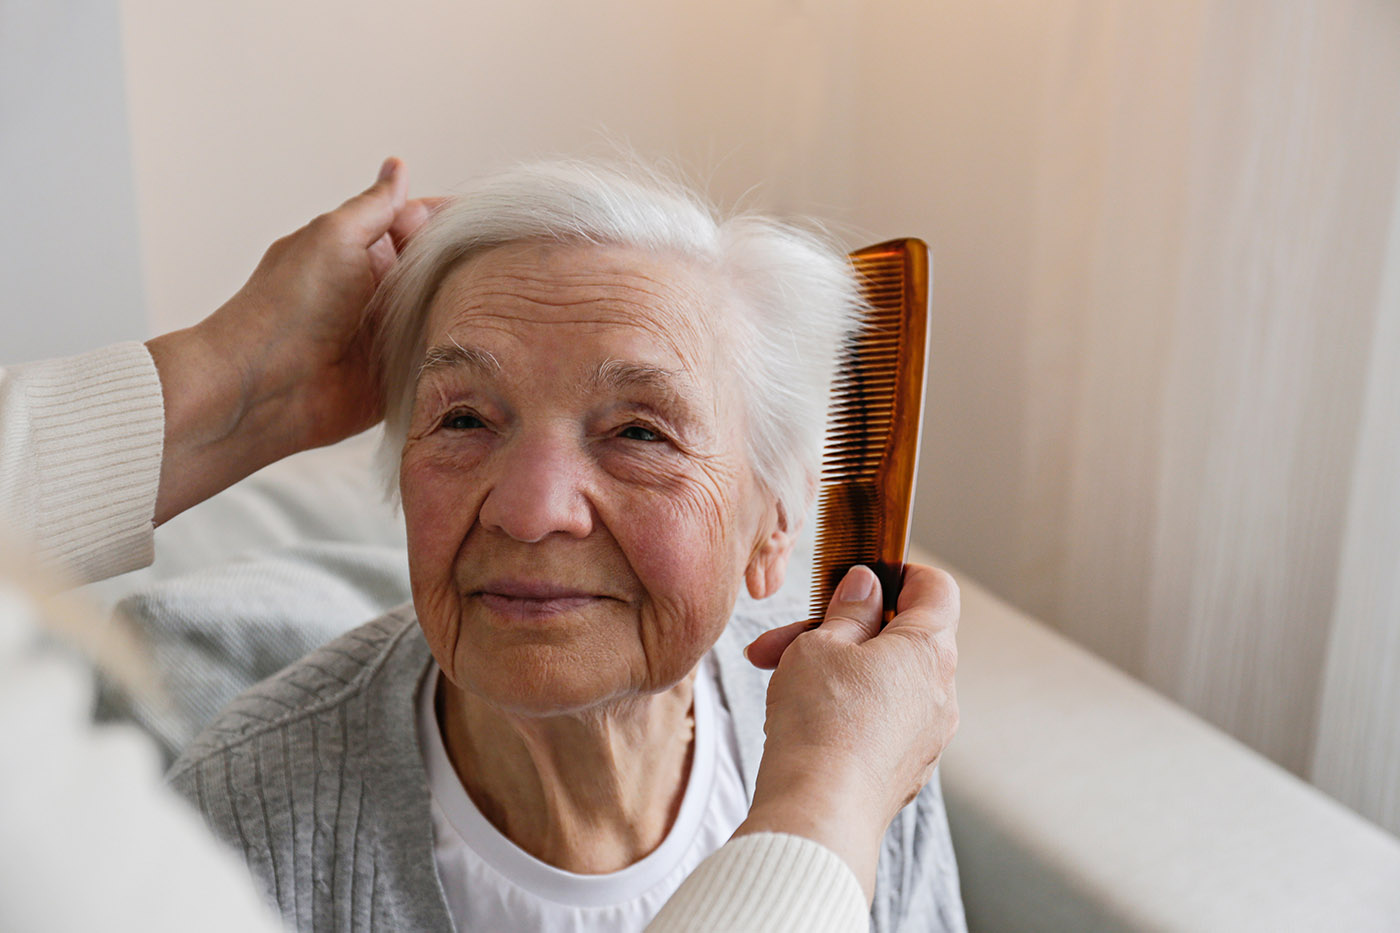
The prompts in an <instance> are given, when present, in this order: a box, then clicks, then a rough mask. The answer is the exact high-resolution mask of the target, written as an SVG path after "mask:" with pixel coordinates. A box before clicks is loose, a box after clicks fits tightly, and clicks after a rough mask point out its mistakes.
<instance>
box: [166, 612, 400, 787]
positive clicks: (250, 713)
mask: <svg viewBox="0 0 1400 933" xmlns="http://www.w3.org/2000/svg"><path fill="white" fill-rule="evenodd" d="M417 630H418V625H417V618H416V616H415V615H414V613H413V607H412V606H411V605H405V606H401V607H399V608H397V609H394V610H392V611H390V612H388V613H385V614H384V615H382V616H380V617H379V618H377V619H375V620H374V621H372V622H368V623H366V624H365V625H362V626H360V627H359V628H356V629H352V630H351V631H349V632H346V633H345V634H344V635H341V636H340V637H339V638H336V639H335V640H333V641H331V642H329V643H327V644H326V645H324V646H322V647H321V648H318V649H316V650H315V651H313V652H311V653H310V654H309V655H307V656H306V657H305V658H302V659H301V660H300V661H297V662H296V663H294V664H292V665H290V666H288V667H286V668H284V669H283V670H282V671H281V672H280V673H278V674H275V675H273V676H272V677H270V678H268V679H267V680H265V681H263V682H262V683H260V684H257V685H256V686H253V687H251V688H250V689H248V690H247V691H245V692H244V693H243V694H241V695H240V696H238V697H237V698H236V699H235V700H233V702H231V703H230V704H229V705H228V706H227V707H225V708H224V710H223V712H221V713H220V714H219V715H218V716H217V717H215V719H214V720H213V722H211V723H210V724H209V725H208V726H206V727H205V729H204V731H203V732H201V733H200V734H199V735H198V736H197V737H196V738H195V739H194V741H193V742H191V743H190V745H189V747H188V748H186V749H185V751H184V753H183V754H181V755H180V757H179V759H178V760H177V761H176V762H175V765H174V766H173V767H172V768H171V771H170V775H169V779H170V781H171V782H172V783H174V784H175V785H176V786H177V787H178V786H179V785H180V783H181V780H182V778H183V777H184V776H185V775H186V773H187V772H188V771H190V770H191V769H192V768H194V767H196V766H198V765H199V764H200V763H201V762H204V761H207V760H208V759H211V758H216V757H219V756H221V755H225V754H227V753H229V752H230V751H231V750H233V749H235V748H238V747H240V746H243V745H246V744H248V743H250V742H253V741H254V740H256V739H257V738H258V737H259V736H264V735H267V734H270V733H277V732H280V731H283V730H285V729H287V728H289V727H291V726H292V725H294V724H297V723H304V722H306V721H307V720H314V719H316V718H317V717H320V716H324V715H327V714H333V713H334V711H335V710H336V709H337V708H338V707H341V706H343V705H344V704H346V703H347V702H350V701H351V700H352V699H354V698H356V697H358V696H359V695H361V694H362V693H363V692H364V691H365V690H366V689H368V688H369V687H370V685H371V684H374V683H375V682H376V681H377V680H379V679H382V677H383V676H384V675H385V673H386V671H385V668H386V664H387V662H388V661H389V659H390V657H391V656H392V655H394V653H395V651H396V649H399V648H400V646H401V645H402V643H403V642H404V641H405V637H406V636H416V635H417ZM424 653H426V647H424Z"/></svg>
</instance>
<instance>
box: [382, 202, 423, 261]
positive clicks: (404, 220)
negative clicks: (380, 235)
mask: <svg viewBox="0 0 1400 933" xmlns="http://www.w3.org/2000/svg"><path fill="white" fill-rule="evenodd" d="M431 214H432V208H430V207H429V206H428V205H427V204H425V203H424V199H422V198H419V199H417V200H414V201H409V202H408V203H407V204H405V205H404V206H403V210H401V211H399V213H398V215H397V216H396V217H395V218H394V222H393V223H392V224H390V225H389V236H390V237H392V238H393V240H394V248H395V249H397V250H399V251H400V252H402V251H403V248H404V246H405V245H406V244H407V243H408V240H409V238H410V237H412V236H413V235H414V234H415V233H417V232H418V228H420V227H422V226H423V224H424V222H425V221H427V219H428V217H429V216H430V215H431Z"/></svg>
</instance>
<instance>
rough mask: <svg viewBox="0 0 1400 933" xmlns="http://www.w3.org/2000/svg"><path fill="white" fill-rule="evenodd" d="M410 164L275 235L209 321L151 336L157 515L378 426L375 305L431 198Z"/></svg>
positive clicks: (391, 168) (395, 164) (393, 162)
mask: <svg viewBox="0 0 1400 933" xmlns="http://www.w3.org/2000/svg"><path fill="white" fill-rule="evenodd" d="M407 192H408V178H407V173H406V171H405V170H404V167H403V163H402V162H401V161H400V160H398V159H392V158H391V159H388V160H386V161H385V162H384V165H383V167H382V168H381V169H380V172H379V178H378V180H377V181H376V182H375V183H374V184H373V185H371V186H370V187H369V188H368V189H367V190H366V191H364V192H363V193H361V194H358V195H356V196H355V197H353V198H351V199H350V200H348V201H346V202H345V203H344V204H342V205H341V206H340V207H338V208H336V209H335V210H333V211H331V212H330V213H329V214H322V215H321V216H320V217H317V218H316V219H315V220H313V221H311V222H310V223H309V224H307V225H306V226H305V227H302V228H301V229H300V230H298V231H296V232H295V233H293V234H291V235H289V236H285V237H283V238H282V239H280V240H278V241H277V242H276V243H273V244H272V246H271V247H270V248H269V249H268V251H267V253H266V254H265V255H264V256H263V258H262V261H261V262H260V263H258V267H257V268H256V269H255V270H253V275H252V277H251V278H249V279H248V282H247V284H246V285H244V286H243V288H242V289H240V290H239V292H238V293H237V294H236V295H234V296H233V297H232V298H230V299H229V300H228V302H227V303H226V304H224V305H223V306H222V307H221V308H219V309H218V310H217V311H215V312H214V313H213V314H211V315H210V316H209V317H208V318H206V319H204V320H203V321H201V322H200V323H199V324H196V325H195V326H194V327H191V328H188V329H186V330H181V331H176V332H174V333H170V334H166V335H164V336H162V337H157V338H155V339H153V340H151V341H149V342H148V343H147V344H146V346H147V348H148V349H149V350H150V352H151V356H152V357H153V358H154V359H155V364H156V369H157V371H158V372H159V374H160V381H161V391H162V393H163V394H164V397H165V450H164V455H163V459H162V461H161V471H160V488H159V492H158V494H157V497H156V514H155V520H156V523H157V524H160V523H161V522H164V521H166V520H167V519H169V518H171V517H172V516H174V515H177V514H179V513H180V512H181V511H183V510H184V509H186V508H188V507H190V506H191V505H194V504H195V503H197V502H200V501H202V500H203V499H206V498H208V497H209V496H211V495H213V494H214V493H216V492H218V491H219V490H221V489H223V488H225V487H227V486H229V485H232V484H233V483H235V482H237V481H238V480H240V479H242V478H243V477H245V476H247V475H248V474H250V473H252V472H254V471H255V470H257V469H259V468H261V467H263V466H266V465H267V464H269V463H272V462H273V461H275V460H278V459H280V458H282V457H285V456H287V455H288V454H292V453H295V452H297V451H299V450H305V449H307V448H310V447H318V446H321V445H323V444H330V443H333V442H335V441H338V440H341V439H343V438H346V437H349V436H350V435H352V434H355V433H357V432H359V431H362V430H364V429H365V428H368V427H369V426H371V425H372V424H374V423H375V422H377V421H378V420H379V419H380V417H381V415H382V408H383V401H382V398H381V393H380V388H379V386H378V385H377V382H376V379H375V374H374V367H373V365H372V360H371V347H370V343H371V331H372V328H370V327H369V326H367V322H366V320H365V309H366V305H367V304H368V303H369V300H370V298H371V297H372V296H373V294H374V290H375V288H376V286H377V285H378V284H379V281H380V280H381V279H382V278H383V277H384V275H385V273H387V272H388V270H389V268H390V267H391V266H392V265H393V264H394V261H395V259H396V258H397V255H398V251H399V249H400V248H401V247H402V245H403V243H404V241H405V240H406V239H407V238H408V237H409V236H410V235H411V234H412V233H413V232H414V231H415V230H417V229H418V227H419V226H421V225H422V223H423V221H424V220H426V219H427V217H428V213H429V211H430V209H431V207H432V203H431V202H429V201H424V200H418V201H410V200H408V199H407Z"/></svg>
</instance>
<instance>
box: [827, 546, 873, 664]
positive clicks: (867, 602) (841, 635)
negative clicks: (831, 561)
mask: <svg viewBox="0 0 1400 933" xmlns="http://www.w3.org/2000/svg"><path fill="white" fill-rule="evenodd" d="M883 619H884V601H883V600H882V599H881V597H880V580H879V578H878V577H876V576H875V572H874V571H872V570H871V569H870V568H869V567H866V566H865V565H864V564H857V565H856V566H854V567H852V568H851V569H850V570H848V571H846V576H845V577H844V578H843V579H842V580H841V585H840V586H838V587H837V588H836V592H835V593H834V594H833V595H832V597H831V605H830V607H828V608H827V610H826V619H825V620H824V621H823V622H822V624H821V625H820V626H818V627H817V630H818V631H823V632H828V633H830V634H831V635H832V636H834V637H835V638H837V639H839V640H841V641H846V642H850V643H851V644H860V643H861V642H863V641H865V640H867V639H870V638H874V637H875V636H876V635H878V634H879V633H880V623H881V622H882V621H883Z"/></svg>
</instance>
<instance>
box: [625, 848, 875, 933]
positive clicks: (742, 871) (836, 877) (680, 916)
mask: <svg viewBox="0 0 1400 933" xmlns="http://www.w3.org/2000/svg"><path fill="white" fill-rule="evenodd" d="M869 929H870V910H869V906H868V905H867V904H866V902H865V893H864V892H863V891H862V890H861V887H860V882H859V881H857V880H856V876H855V873H854V872H852V871H851V869H850V867H849V866H848V865H847V864H846V863H845V862H844V861H842V860H841V858H840V857H839V856H837V855H836V853H834V852H832V851H831V850H830V849H828V848H826V847H825V846H822V845H819V844H818V843H815V842H813V841H811V840H810V839H804V838H803V837H801V836H789V835H787V834H785V833H753V834H751V835H747V836H740V837H738V838H737V839H732V840H730V841H729V842H728V843H726V844H725V845H724V846H723V847H722V848H721V849H720V850H719V851H718V852H716V853H715V854H713V855H711V856H710V857H709V858H708V859H706V860H705V861H704V862H702V863H700V867H699V868H697V869H696V870H695V871H694V872H692V873H691V875H690V877H689V878H687V879H686V880H685V883H684V884H682V885H681V887H680V889H679V890H678V891H676V893H675V895H673V896H672V897H671V899H670V900H669V901H667V902H666V906H665V907H663V908H662V909H661V912H660V913H659V914H657V916H656V919H655V920H653V921H652V923H651V925H650V926H648V927H647V931H648V933H702V931H703V933H712V931H719V930H743V931H748V933H799V931H801V933H857V931H859V933H865V931H868V930H869Z"/></svg>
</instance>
